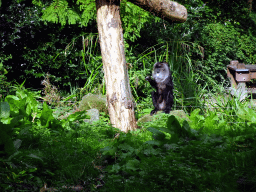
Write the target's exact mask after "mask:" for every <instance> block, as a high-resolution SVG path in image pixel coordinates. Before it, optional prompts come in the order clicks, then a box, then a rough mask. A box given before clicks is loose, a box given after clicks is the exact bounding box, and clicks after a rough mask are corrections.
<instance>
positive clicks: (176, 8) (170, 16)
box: [128, 0, 188, 23]
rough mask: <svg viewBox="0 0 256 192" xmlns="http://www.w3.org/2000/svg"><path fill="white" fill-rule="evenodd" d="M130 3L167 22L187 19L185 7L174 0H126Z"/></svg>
mask: <svg viewBox="0 0 256 192" xmlns="http://www.w3.org/2000/svg"><path fill="white" fill-rule="evenodd" d="M128 1H130V2H131V3H133V4H135V5H137V6H139V7H141V8H142V9H144V10H147V11H149V12H151V13H153V14H154V15H156V16H158V17H160V18H162V19H164V20H166V21H169V22H171V23H172V22H181V23H183V22H185V21H186V20H187V15H188V13H187V9H186V8H185V7H184V6H183V5H181V4H179V3H177V2H174V1H169V0H128Z"/></svg>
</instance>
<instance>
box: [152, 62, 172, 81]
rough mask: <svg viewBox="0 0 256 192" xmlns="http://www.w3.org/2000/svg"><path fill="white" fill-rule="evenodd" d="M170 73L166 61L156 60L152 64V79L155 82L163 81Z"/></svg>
mask: <svg viewBox="0 0 256 192" xmlns="http://www.w3.org/2000/svg"><path fill="white" fill-rule="evenodd" d="M169 75H170V68H169V65H168V63H164V62H157V63H155V64H154V72H153V79H154V80H155V81H156V82H157V83H161V82H163V81H165V80H166V79H167V78H168V77H169Z"/></svg>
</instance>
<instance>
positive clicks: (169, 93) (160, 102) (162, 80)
mask: <svg viewBox="0 0 256 192" xmlns="http://www.w3.org/2000/svg"><path fill="white" fill-rule="evenodd" d="M153 69H154V72H153V80H152V79H151V77H146V80H147V81H148V82H149V83H150V85H151V86H152V87H153V88H155V89H156V92H154V91H153V92H152V101H153V105H154V107H155V109H154V110H152V111H151V113H150V115H153V114H155V113H156V112H157V111H160V110H161V111H163V112H165V113H167V114H169V113H170V111H171V108H172V105H173V83H172V74H171V71H170V67H169V65H168V63H165V62H157V63H155V64H154V68H153Z"/></svg>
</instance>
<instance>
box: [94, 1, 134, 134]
mask: <svg viewBox="0 0 256 192" xmlns="http://www.w3.org/2000/svg"><path fill="white" fill-rule="evenodd" d="M96 7H97V25H98V32H99V40H100V47H101V55H102V62H103V69H104V77H105V82H106V92H107V102H108V111H109V116H110V122H111V124H112V126H113V127H116V128H119V129H120V130H121V131H124V132H127V131H129V130H134V129H135V128H136V120H135V115H134V103H133V99H132V94H131V88H130V83H129V77H128V69H127V64H126V60H125V52H124V41H123V29H122V25H121V19H120V1H118V0H114V1H106V0H96Z"/></svg>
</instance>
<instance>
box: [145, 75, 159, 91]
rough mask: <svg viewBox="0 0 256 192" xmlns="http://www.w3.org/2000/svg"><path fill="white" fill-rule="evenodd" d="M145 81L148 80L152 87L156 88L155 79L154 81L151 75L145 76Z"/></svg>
mask: <svg viewBox="0 0 256 192" xmlns="http://www.w3.org/2000/svg"><path fill="white" fill-rule="evenodd" d="M146 81H148V82H149V83H150V85H151V86H152V87H153V88H155V89H157V87H156V81H155V80H152V79H151V77H149V76H147V77H146Z"/></svg>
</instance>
